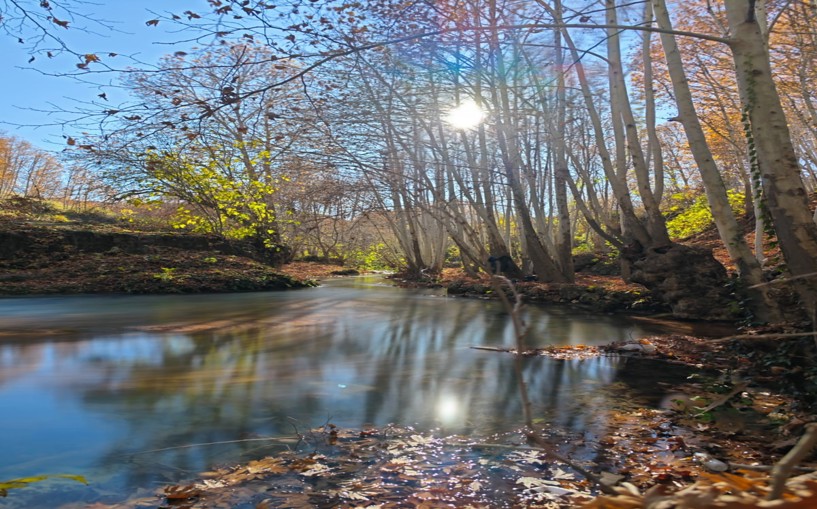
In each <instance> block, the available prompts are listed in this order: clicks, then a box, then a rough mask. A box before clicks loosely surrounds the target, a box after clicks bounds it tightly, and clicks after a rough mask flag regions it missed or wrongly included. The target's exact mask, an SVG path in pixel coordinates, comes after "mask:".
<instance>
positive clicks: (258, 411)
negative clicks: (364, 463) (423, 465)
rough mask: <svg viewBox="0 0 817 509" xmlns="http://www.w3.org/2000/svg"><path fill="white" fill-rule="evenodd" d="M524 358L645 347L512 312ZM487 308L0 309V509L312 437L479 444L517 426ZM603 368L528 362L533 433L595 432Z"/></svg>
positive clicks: (284, 298) (154, 305) (165, 475)
mask: <svg viewBox="0 0 817 509" xmlns="http://www.w3.org/2000/svg"><path fill="white" fill-rule="evenodd" d="M526 313H527V318H528V321H529V322H530V323H531V332H530V335H529V340H528V341H529V343H530V346H544V345H551V344H555V345H567V344H603V343H609V342H611V341H620V340H625V339H630V338H638V337H642V336H644V335H646V334H648V333H649V332H650V331H647V330H645V329H643V328H641V327H639V326H637V325H634V324H632V323H629V322H627V321H626V320H623V319H616V318H612V317H606V316H592V315H581V314H570V313H568V312H567V311H565V310H562V309H555V310H554V309H553V308H550V309H545V308H535V307H528V308H527V310H526ZM512 344H513V331H512V329H511V327H510V323H509V319H508V317H507V316H505V315H504V314H503V313H502V312H501V309H500V308H499V306H498V304H497V303H494V302H485V301H478V300H466V299H453V298H447V297H445V296H444V295H440V294H439V292H437V293H435V292H434V291H429V290H421V291H410V290H402V289H396V288H392V287H390V286H388V285H387V284H385V283H383V282H382V281H381V280H379V279H378V278H372V277H362V278H352V279H345V280H335V281H329V282H327V283H326V284H325V285H324V286H322V287H320V288H314V289H307V290H299V291H291V292H281V293H254V294H233V295H200V296H116V297H110V296H105V297H100V296H83V297H55V298H50V297H49V298H20V299H16V298H15V299H0V482H3V481H5V480H9V479H14V478H20V477H25V476H31V475H39V474H59V473H68V474H80V475H83V476H85V477H87V478H88V480H89V481H90V482H91V485H90V486H88V487H85V486H82V485H79V484H74V483H71V482H70V481H53V482H48V483H45V484H44V485H41V486H37V487H34V486H32V487H31V488H29V489H19V490H11V491H10V492H9V496H8V497H6V498H0V507H15V508H16V507H58V506H59V505H61V504H65V503H70V502H93V501H96V500H102V501H108V502H110V501H115V500H116V499H117V497H123V496H125V495H127V494H129V493H132V492H133V491H134V490H136V489H137V488H139V487H143V488H144V487H146V488H155V487H156V486H158V485H160V484H162V483H169V482H174V481H178V480H182V479H189V478H193V477H195V476H196V474H197V473H198V472H201V471H203V470H207V469H209V468H212V467H213V466H214V465H218V464H224V463H230V462H237V461H242V460H247V459H250V458H255V457H259V456H263V455H267V454H271V453H274V452H275V450H278V449H276V448H280V447H281V444H280V443H278V444H275V443H268V442H262V441H244V442H240V443H226V444H219V445H209V446H195V444H204V443H212V442H229V441H239V440H243V439H247V438H258V437H291V436H293V434H294V430H296V429H297V430H299V431H305V430H308V429H310V428H314V427H318V426H320V425H322V424H325V423H327V422H331V423H334V424H336V425H339V426H344V427H352V428H360V427H362V426H365V425H374V426H381V425H384V424H387V423H397V424H402V425H412V426H416V427H417V428H418V429H420V430H431V429H437V430H439V432H446V433H449V432H450V433H472V434H487V433H491V432H496V431H506V430H510V429H514V428H516V427H518V426H519V425H520V424H521V413H522V412H521V407H520V404H519V401H518V396H517V387H516V383H515V380H514V374H513V357H512V356H510V355H507V354H502V353H494V352H486V351H480V350H474V349H471V348H469V347H471V346H475V345H486V346H512ZM624 362H625V361H624V360H622V359H618V358H599V359H592V360H585V361H556V360H551V359H547V358H535V359H528V360H527V361H526V365H525V376H526V380H527V382H528V384H529V388H530V392H531V397H532V399H533V403H534V415H535V416H536V417H537V419H543V420H547V422H549V423H550V426H551V427H553V428H559V429H564V430H567V431H570V430H586V429H588V428H592V427H593V426H603V423H599V422H598V413H597V412H596V411H594V409H596V410H597V409H598V408H600V407H604V406H605V405H609V404H610V403H609V402H608V401H605V398H606V397H607V396H605V395H606V394H609V392H610V391H609V390H600V388H609V387H619V386H622V387H624V389H622V390H632V391H634V392H633V397H636V396H638V397H642V396H643V397H658V396H657V395H655V394H651V393H650V391H646V392H643V393H642V392H638V387H637V384H632V383H630V384H629V385H628V384H627V383H625V382H626V381H623V375H622V373H623V372H624V370H622V369H621V368H622V365H623V364H624Z"/></svg>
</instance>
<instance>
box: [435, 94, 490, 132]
mask: <svg viewBox="0 0 817 509" xmlns="http://www.w3.org/2000/svg"><path fill="white" fill-rule="evenodd" d="M484 119H485V112H484V111H482V109H481V108H480V107H479V106H478V105H477V103H475V102H474V101H473V100H471V99H467V100H465V101H463V102H461V103H460V105H459V106H457V107H456V108H454V109H452V110H451V111H449V112H448V115H446V116H445V121H446V122H447V123H448V124H449V125H450V126H451V127H454V128H455V129H472V128H474V127H476V126H478V125H479V124H480V123H482V121H483V120H484Z"/></svg>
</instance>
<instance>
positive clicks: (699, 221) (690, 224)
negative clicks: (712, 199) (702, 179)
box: [667, 190, 744, 239]
mask: <svg viewBox="0 0 817 509" xmlns="http://www.w3.org/2000/svg"><path fill="white" fill-rule="evenodd" d="M727 196H728V198H729V205H730V206H731V207H732V211H733V212H734V213H735V214H736V215H740V214H743V203H744V195H743V193H739V192H737V191H731V190H730V191H727ZM667 214H668V215H669V216H670V217H671V219H669V220H667V231H668V232H669V236H670V237H671V238H673V239H683V238H687V237H690V236H692V235H698V234H700V233H703V232H704V231H706V230H707V229H708V228H709V227H710V226H712V223H713V221H714V220H713V219H712V212H711V211H710V209H709V202H708V201H707V199H706V195H703V194H701V195H699V196H697V197H696V198H695V199H694V201H692V203H691V204H689V205H688V206H686V207H685V208H684V205H683V204H679V205H675V206H672V207H670V209H669V210H668V211H667Z"/></svg>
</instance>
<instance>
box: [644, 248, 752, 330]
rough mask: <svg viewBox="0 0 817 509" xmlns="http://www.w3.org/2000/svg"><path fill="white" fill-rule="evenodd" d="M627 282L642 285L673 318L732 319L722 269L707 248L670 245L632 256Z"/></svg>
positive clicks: (733, 313) (732, 303) (732, 301)
mask: <svg viewBox="0 0 817 509" xmlns="http://www.w3.org/2000/svg"><path fill="white" fill-rule="evenodd" d="M631 261H632V273H631V276H630V277H631V279H632V281H633V282H635V283H640V284H642V285H644V286H646V287H647V288H648V289H649V290H650V291H651V292H652V293H653V295H654V296H655V298H656V299H659V300H661V301H662V302H664V303H665V304H666V305H668V306H669V307H670V309H671V310H672V314H673V315H674V316H675V317H677V318H685V319H695V320H735V319H736V318H737V312H738V310H739V306H738V305H737V302H735V299H734V297H733V296H732V295H731V291H730V289H729V288H728V287H727V282H728V276H727V274H726V269H725V268H724V266H723V265H721V264H720V262H718V261H717V260H716V259H715V258H714V257H713V256H712V251H711V250H709V249H705V248H701V247H696V246H684V245H681V244H672V245H670V246H667V247H664V248H660V249H648V250H645V251H642V252H641V253H640V254H639V255H638V256H637V257H635V256H634V257H632V258H631Z"/></svg>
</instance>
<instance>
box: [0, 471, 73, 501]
mask: <svg viewBox="0 0 817 509" xmlns="http://www.w3.org/2000/svg"><path fill="white" fill-rule="evenodd" d="M49 479H68V480H71V481H76V482H78V483H82V484H88V480H87V479H85V477H83V476H81V475H73V474H52V475H35V476H31V477H21V478H19V479H11V480H9V481H3V482H0V497H5V496H7V494H8V490H11V489H16V488H25V487H26V486H29V485H31V484H34V483H38V482H42V481H46V480H49Z"/></svg>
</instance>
